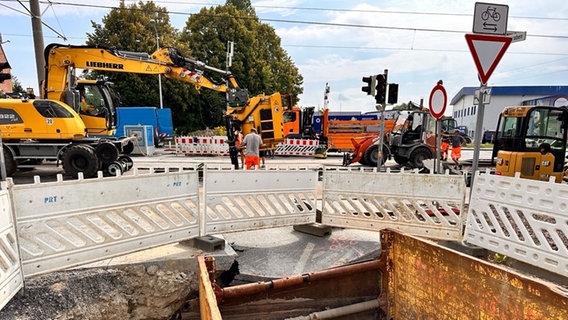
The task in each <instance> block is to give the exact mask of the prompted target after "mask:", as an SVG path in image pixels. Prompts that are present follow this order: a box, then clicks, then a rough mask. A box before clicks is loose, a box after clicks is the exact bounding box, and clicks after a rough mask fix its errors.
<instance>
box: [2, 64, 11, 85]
mask: <svg viewBox="0 0 568 320" xmlns="http://www.w3.org/2000/svg"><path fill="white" fill-rule="evenodd" d="M9 68H10V64H9V63H8V62H0V83H2V82H4V80H8V79H12V76H11V75H10V73H3V72H2V70H4V69H9Z"/></svg>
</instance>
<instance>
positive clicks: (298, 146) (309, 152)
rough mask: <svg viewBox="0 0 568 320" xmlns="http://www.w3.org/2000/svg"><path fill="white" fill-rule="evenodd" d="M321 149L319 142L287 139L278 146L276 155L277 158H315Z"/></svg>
mask: <svg viewBox="0 0 568 320" xmlns="http://www.w3.org/2000/svg"><path fill="white" fill-rule="evenodd" d="M318 147H319V140H308V139H286V140H284V142H283V143H280V144H278V146H277V147H276V150H275V151H274V155H277V156H313V155H314V153H315V151H316V149H317V148H318Z"/></svg>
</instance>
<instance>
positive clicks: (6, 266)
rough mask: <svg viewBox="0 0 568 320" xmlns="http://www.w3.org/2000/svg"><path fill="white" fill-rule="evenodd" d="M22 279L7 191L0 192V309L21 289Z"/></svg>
mask: <svg viewBox="0 0 568 320" xmlns="http://www.w3.org/2000/svg"><path fill="white" fill-rule="evenodd" d="M23 283H24V277H23V273H22V268H21V266H20V257H19V254H18V246H17V240H16V229H15V227H14V221H13V212H12V205H11V202H10V196H9V194H8V191H6V190H0V309H2V308H3V307H4V306H5V305H6V304H7V303H8V302H9V301H10V299H12V297H13V296H14V295H16V293H18V291H19V290H20V289H21V288H22V286H23Z"/></svg>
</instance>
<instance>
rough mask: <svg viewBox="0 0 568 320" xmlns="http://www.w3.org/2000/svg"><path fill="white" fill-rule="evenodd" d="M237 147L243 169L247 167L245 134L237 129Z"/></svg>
mask: <svg viewBox="0 0 568 320" xmlns="http://www.w3.org/2000/svg"><path fill="white" fill-rule="evenodd" d="M235 147H236V148H237V150H238V151H239V155H240V157H241V169H243V168H244V167H245V152H244V147H243V134H242V133H241V130H239V129H235Z"/></svg>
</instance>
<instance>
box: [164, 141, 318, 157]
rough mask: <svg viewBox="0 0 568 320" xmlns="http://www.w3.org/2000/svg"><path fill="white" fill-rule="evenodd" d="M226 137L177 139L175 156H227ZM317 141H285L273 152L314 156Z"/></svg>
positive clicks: (276, 153) (283, 154) (285, 154)
mask: <svg viewBox="0 0 568 320" xmlns="http://www.w3.org/2000/svg"><path fill="white" fill-rule="evenodd" d="M226 140H227V137H225V136H213V137H177V138H176V139H175V142H176V154H185V155H218V156H227V155H229V145H228V144H227V143H226ZM319 145H320V144H319V140H309V139H285V140H284V142H282V143H279V144H278V146H277V147H276V150H275V151H274V155H277V156H314V153H315V151H316V149H317V148H318V147H319Z"/></svg>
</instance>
